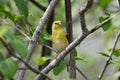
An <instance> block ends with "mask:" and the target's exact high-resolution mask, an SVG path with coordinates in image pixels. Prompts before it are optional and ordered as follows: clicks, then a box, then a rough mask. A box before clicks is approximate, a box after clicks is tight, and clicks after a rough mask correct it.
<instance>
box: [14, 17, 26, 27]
mask: <svg viewBox="0 0 120 80" xmlns="http://www.w3.org/2000/svg"><path fill="white" fill-rule="evenodd" d="M15 21H16V22H18V23H19V25H20V26H21V27H25V26H26V23H25V21H24V18H23V16H21V15H16V16H15Z"/></svg>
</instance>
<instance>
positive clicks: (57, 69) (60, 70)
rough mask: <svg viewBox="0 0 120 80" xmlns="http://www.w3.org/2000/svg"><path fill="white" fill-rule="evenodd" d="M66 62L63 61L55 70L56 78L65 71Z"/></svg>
mask: <svg viewBox="0 0 120 80" xmlns="http://www.w3.org/2000/svg"><path fill="white" fill-rule="evenodd" d="M65 67H66V62H65V60H62V61H61V62H60V63H59V64H58V65H57V66H55V67H54V68H53V74H54V75H55V76H57V75H59V74H60V73H61V72H62V71H63V70H65Z"/></svg>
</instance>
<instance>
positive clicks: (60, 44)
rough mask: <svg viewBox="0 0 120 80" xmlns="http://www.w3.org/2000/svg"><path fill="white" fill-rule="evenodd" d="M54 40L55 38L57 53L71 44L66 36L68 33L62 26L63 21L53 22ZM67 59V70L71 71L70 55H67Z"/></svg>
mask: <svg viewBox="0 0 120 80" xmlns="http://www.w3.org/2000/svg"><path fill="white" fill-rule="evenodd" d="M52 40H53V48H54V49H56V51H57V55H58V54H59V53H60V52H61V51H63V50H64V49H65V48H66V47H67V46H68V45H69V42H68V40H67V37H66V33H65V32H64V30H63V28H62V24H61V21H54V22H53V24H52ZM65 61H66V64H67V70H68V71H69V69H68V65H69V55H67V56H66V57H65Z"/></svg>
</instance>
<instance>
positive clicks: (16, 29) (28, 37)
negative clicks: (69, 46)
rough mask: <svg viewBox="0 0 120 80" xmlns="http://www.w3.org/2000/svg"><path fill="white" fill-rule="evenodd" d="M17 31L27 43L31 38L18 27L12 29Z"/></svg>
mask: <svg viewBox="0 0 120 80" xmlns="http://www.w3.org/2000/svg"><path fill="white" fill-rule="evenodd" d="M14 28H15V29H16V30H17V31H19V32H20V33H21V34H22V35H23V36H25V37H26V38H27V39H28V40H29V41H30V40H31V38H30V37H29V36H28V35H27V34H25V33H24V32H23V31H22V30H20V29H19V28H18V27H14Z"/></svg>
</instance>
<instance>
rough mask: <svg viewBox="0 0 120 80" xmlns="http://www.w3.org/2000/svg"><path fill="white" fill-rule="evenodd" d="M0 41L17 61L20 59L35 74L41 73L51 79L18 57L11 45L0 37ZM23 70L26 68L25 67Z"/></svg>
mask: <svg viewBox="0 0 120 80" xmlns="http://www.w3.org/2000/svg"><path fill="white" fill-rule="evenodd" d="M0 41H1V42H2V44H3V45H4V46H5V48H6V49H7V50H8V52H9V53H10V54H11V55H12V56H13V57H15V58H16V59H18V60H19V61H21V62H22V63H24V64H25V65H26V66H27V67H28V68H29V70H31V71H32V72H34V73H36V74H39V73H40V74H41V75H43V76H45V77H46V78H47V79H49V80H51V79H50V77H48V76H47V75H46V74H44V73H42V72H40V71H39V70H37V69H35V68H33V67H32V66H31V65H30V64H29V63H26V62H25V61H24V60H23V59H22V58H20V57H18V56H17V55H15V54H16V53H15V51H14V50H13V49H12V47H11V46H10V44H6V43H5V41H4V40H3V39H2V38H0ZM23 70H26V69H25V68H24V69H23Z"/></svg>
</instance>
